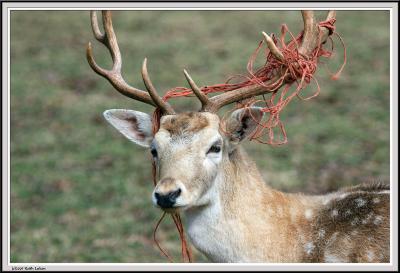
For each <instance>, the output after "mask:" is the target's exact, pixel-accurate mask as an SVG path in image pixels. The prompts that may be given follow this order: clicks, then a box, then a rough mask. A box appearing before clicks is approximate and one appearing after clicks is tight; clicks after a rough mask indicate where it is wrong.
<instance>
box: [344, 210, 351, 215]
mask: <svg viewBox="0 0 400 273" xmlns="http://www.w3.org/2000/svg"><path fill="white" fill-rule="evenodd" d="M351 214H352V212H351V210H349V209H348V210H346V211H345V212H344V215H346V216H349V215H351Z"/></svg>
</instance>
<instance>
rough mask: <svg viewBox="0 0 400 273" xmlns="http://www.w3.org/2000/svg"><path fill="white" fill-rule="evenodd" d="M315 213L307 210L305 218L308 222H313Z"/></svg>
mask: <svg viewBox="0 0 400 273" xmlns="http://www.w3.org/2000/svg"><path fill="white" fill-rule="evenodd" d="M313 214H314V213H313V211H312V210H311V209H307V210H306V211H305V213H304V216H305V217H306V219H307V220H311V218H312V217H313Z"/></svg>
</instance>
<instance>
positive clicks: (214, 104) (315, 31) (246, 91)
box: [185, 10, 336, 112]
mask: <svg viewBox="0 0 400 273" xmlns="http://www.w3.org/2000/svg"><path fill="white" fill-rule="evenodd" d="M301 12H302V17H303V21H304V34H303V40H302V43H301V45H300V47H299V48H298V52H299V53H300V54H301V55H303V56H305V57H310V56H309V55H310V54H311V53H312V52H313V50H314V49H315V48H316V47H317V46H319V44H323V43H325V42H326V40H327V38H328V35H329V29H328V28H326V27H319V26H318V24H317V22H316V20H315V17H314V12H313V11H310V10H305V11H301ZM335 16H336V12H335V11H329V12H328V15H327V17H326V20H330V19H332V18H335ZM262 34H263V36H264V39H265V42H266V44H267V46H268V48H269V49H270V52H271V53H272V54H273V55H274V56H275V57H276V58H277V59H278V60H280V61H283V60H284V55H283V53H282V52H281V51H280V50H279V48H278V47H277V46H276V45H275V43H274V41H273V40H272V38H271V37H270V36H268V34H266V33H265V32H262ZM185 76H186V79H187V80H188V82H189V85H190V86H191V88H192V90H193V92H194V94H195V95H196V96H197V97H198V98H199V99H200V101H201V103H202V111H208V112H216V111H218V109H220V108H221V107H223V106H225V105H227V104H230V103H233V102H237V101H241V100H245V99H248V98H251V97H254V96H259V95H262V94H264V93H268V92H274V91H276V90H278V89H279V88H280V87H281V86H282V85H284V84H285V82H286V79H284V80H283V81H281V82H279V83H278V84H277V85H276V86H274V87H273V88H272V89H267V88H266V87H265V86H262V85H259V84H254V85H250V86H245V87H242V88H239V89H235V90H232V91H229V92H225V93H223V94H220V95H217V96H214V97H212V98H208V97H207V96H206V95H205V94H204V93H202V92H201V91H200V89H199V88H198V87H197V86H196V84H195V83H194V82H193V80H192V79H191V78H190V76H189V74H187V72H186V71H185ZM281 76H282V75H276V78H275V79H272V81H273V82H276V81H278V80H279V79H280V77H281Z"/></svg>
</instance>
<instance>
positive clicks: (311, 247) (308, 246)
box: [304, 242, 315, 255]
mask: <svg viewBox="0 0 400 273" xmlns="http://www.w3.org/2000/svg"><path fill="white" fill-rule="evenodd" d="M314 248H315V245H314V244H313V243H312V242H308V243H306V244H305V245H304V250H305V251H306V253H307V255H311V253H312V252H313V251H314Z"/></svg>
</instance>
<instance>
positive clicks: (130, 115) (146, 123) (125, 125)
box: [103, 109, 153, 147]
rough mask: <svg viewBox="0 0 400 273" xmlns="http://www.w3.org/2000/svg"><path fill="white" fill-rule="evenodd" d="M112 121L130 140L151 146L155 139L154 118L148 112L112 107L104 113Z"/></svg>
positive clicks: (144, 145)
mask: <svg viewBox="0 0 400 273" xmlns="http://www.w3.org/2000/svg"><path fill="white" fill-rule="evenodd" d="M103 115H104V117H105V119H106V120H107V121H108V122H109V123H111V125H112V126H114V127H115V128H116V129H117V130H118V131H120V132H121V133H122V134H123V135H124V136H125V137H126V138H128V139H129V140H130V141H133V142H135V143H136V144H138V145H140V146H143V147H150V143H151V141H152V140H153V133H152V129H153V126H152V118H151V116H150V115H148V114H146V113H142V112H139V111H133V110H126V109H110V110H107V111H105V112H104V113H103Z"/></svg>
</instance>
